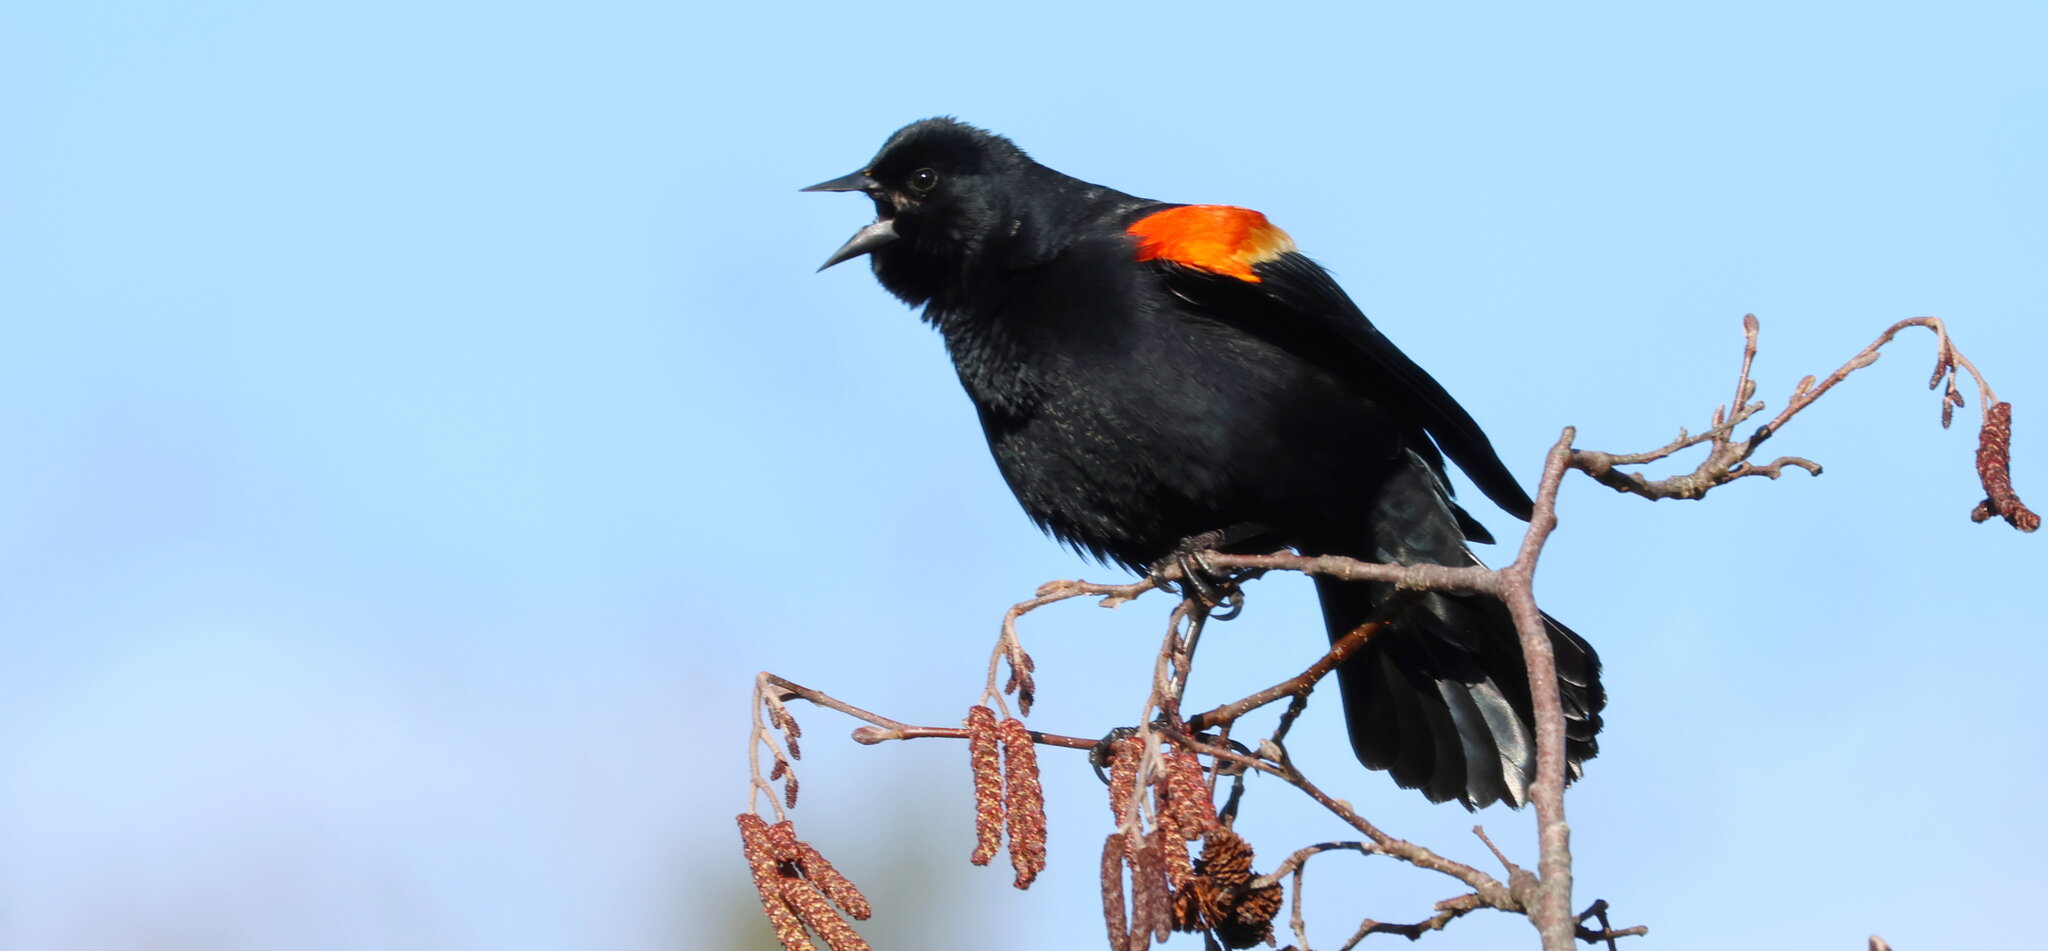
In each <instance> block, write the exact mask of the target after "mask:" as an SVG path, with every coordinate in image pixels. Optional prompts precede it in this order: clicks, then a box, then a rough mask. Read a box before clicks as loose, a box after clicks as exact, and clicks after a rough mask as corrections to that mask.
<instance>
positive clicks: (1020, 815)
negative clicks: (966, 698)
mask: <svg viewBox="0 0 2048 951" xmlns="http://www.w3.org/2000/svg"><path fill="white" fill-rule="evenodd" d="M999 752H1000V762H999V757H998V754H999ZM967 759H968V764H969V765H970V766H971V767H972V768H973V771H974V842H975V844H974V854H973V855H972V856H970V857H969V861H972V862H973V863H974V864H976V865H987V864H988V863H989V860H990V859H993V858H995V854H996V850H997V849H998V848H1001V847H1002V842H1003V835H1004V833H1005V831H1007V832H1008V834H1009V838H1010V867H1011V868H1013V869H1015V870H1016V872H1017V880H1016V882H1015V883H1014V884H1015V885H1016V886H1017V887H1018V888H1030V887H1031V882H1032V881H1033V880H1034V879H1036V878H1037V877H1038V873H1039V872H1042V871H1044V870H1045V791H1044V789H1043V788H1042V787H1041V786H1040V785H1039V782H1038V752H1037V749H1036V748H1035V747H1034V746H1033V743H1032V739H1031V731H1030V730H1027V729H1025V727H1024V721H1022V720H1018V719H1016V718H1014V717H1011V718H1006V719H1004V720H1003V721H1002V723H1000V724H998V723H997V722H996V715H995V711H993V710H990V709H989V708H988V707H985V706H979V705H977V706H974V707H970V708H968V711H967Z"/></svg>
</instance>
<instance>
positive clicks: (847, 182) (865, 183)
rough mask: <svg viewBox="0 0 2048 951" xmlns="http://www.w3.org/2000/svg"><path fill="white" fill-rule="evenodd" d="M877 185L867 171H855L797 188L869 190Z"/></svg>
mask: <svg viewBox="0 0 2048 951" xmlns="http://www.w3.org/2000/svg"><path fill="white" fill-rule="evenodd" d="M879 187H881V185H880V184H879V183H877V182H876V181H875V180H874V179H872V178H869V177H868V173H866V172H855V173H853V174H851V175H841V176H839V177H838V178H835V179H833V180H831V181H829V182H819V183H818V184H816V185H812V186H811V187H809V188H800V189H797V190H798V191H806V192H871V191H874V190H875V189H877V188H879Z"/></svg>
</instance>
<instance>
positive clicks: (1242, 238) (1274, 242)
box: [1127, 205, 1294, 284]
mask: <svg viewBox="0 0 2048 951" xmlns="http://www.w3.org/2000/svg"><path fill="white" fill-rule="evenodd" d="M1127 230H1128V231H1129V232H1130V235H1131V237H1133V238H1136V239H1137V241H1138V260H1140V261H1172V262H1173V263H1175V264H1180V265H1184V266H1186V267H1191V268H1195V269H1197V270H1202V271H1208V272H1209V273H1211V274H1221V275H1223V276H1224V277H1234V278H1237V279H1238V280H1240V281H1246V282H1249V283H1252V284H1257V283H1259V280H1260V279H1259V275H1258V274H1256V273H1254V272H1253V271H1252V267H1253V265H1258V264H1265V263H1267V262H1270V261H1275V260H1278V259H1279V258H1280V257H1281V256H1282V255H1284V254H1288V253H1290V252H1292V251H1293V250H1294V239H1293V238H1291V237H1288V236H1287V232H1285V231H1282V230H1280V229H1279V228H1278V227H1276V226H1275V225H1273V224H1272V223H1271V222H1269V221H1267V220H1266V216H1265V215H1262V214H1259V213H1258V212H1256V211H1253V210H1251V209H1249V208H1237V207H1233V206H1231V205H1181V206H1179V207H1175V208H1168V209H1166V210H1165V211H1155V212H1153V213H1152V214H1149V215H1146V216H1145V217H1143V218H1140V219H1138V220H1137V221H1134V222H1132V223H1131V225H1130V227H1129V228H1128V229H1127Z"/></svg>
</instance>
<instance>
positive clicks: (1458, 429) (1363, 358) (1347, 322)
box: [1158, 251, 1535, 521]
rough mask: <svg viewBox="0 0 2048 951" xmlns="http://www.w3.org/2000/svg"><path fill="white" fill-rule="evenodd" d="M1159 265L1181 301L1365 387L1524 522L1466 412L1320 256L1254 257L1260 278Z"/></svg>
mask: <svg viewBox="0 0 2048 951" xmlns="http://www.w3.org/2000/svg"><path fill="white" fill-rule="evenodd" d="M1158 266H1159V267H1161V268H1163V269H1164V270H1165V271H1166V272H1167V282H1168V286H1169V288H1170V289H1171V290H1172V291H1173V292H1174V293H1175V294H1178V295H1179V296H1180V297H1181V298H1182V299H1183V300H1186V301H1188V302H1190V303H1193V304H1195V305H1197V306H1199V307H1203V308H1204V309H1205V310H1209V311H1211V312H1212V313H1214V314H1215V315H1216V316H1217V317H1218V318H1219V319H1223V320H1225V321H1228V322H1229V323H1231V324H1233V325H1236V326H1238V327H1239V328H1240V329H1242V330H1244V331H1245V332H1247V333H1250V334H1253V335H1255V336H1259V337H1263V338H1265V339H1268V340H1271V341H1273V342H1274V343H1275V344H1276V345H1279V346H1282V347H1285V348H1286V349H1287V350H1288V351H1289V352H1291V353H1296V354H1300V355H1301V356H1302V357H1303V358H1304V359H1308V360H1311V361H1314V362H1316V363H1318V364H1321V365H1323V366H1324V367H1325V368H1327V369H1329V370H1331V371H1332V372H1333V373H1335V374H1337V375H1338V376H1339V377H1341V378H1343V379H1346V380H1351V381H1355V382H1356V384H1357V385H1358V386H1359V388H1360V389H1361V390H1362V391H1364V392H1365V394H1366V395H1367V396H1370V397H1372V398H1373V399H1375V400H1378V401H1380V402H1381V403H1383V404H1385V405H1386V406H1388V407H1389V408H1391V409H1393V410H1394V411H1396V412H1398V413H1400V414H1401V415H1402V416H1403V418H1405V419H1408V420H1411V421H1413V422H1414V423H1415V425H1416V427H1417V428H1419V429H1421V430H1423V431H1424V432H1426V433H1428V434H1429V438H1430V439H1432V440H1434V441H1435V442H1436V444H1437V446H1438V447H1439V448H1441V449H1442V450H1443V452H1444V454H1445V455H1447V456H1449V457H1450V458H1451V461H1453V462H1455V463H1457V464H1458V468H1460V469H1463V470H1465V474H1466V475H1467V476H1470V477H1471V478H1472V483H1473V484H1474V485H1476V486H1478V487H1479V491H1481V492H1484V493H1486V497H1487V498H1489V499H1492V500H1493V502H1494V504H1495V505H1498V506H1500V507H1501V508H1502V509H1505V510H1506V511H1507V512H1508V513H1509V514H1512V515H1514V516H1515V517H1517V518H1520V519H1523V520H1525V521H1526V520H1527V519H1528V518H1529V517H1530V516H1531V515H1532V514H1534V510H1535V503H1534V502H1532V501H1530V499H1529V494H1528V493H1527V492H1525V491H1523V489H1522V486H1521V483H1519V482H1517V481H1515V477H1514V475H1513V474H1512V473H1510V472H1508V467H1507V465H1506V464H1504V463H1502V462H1501V460H1500V456H1499V454H1497V453H1496V452H1494V449H1493V443H1492V442H1491V441H1489V440H1488V439H1487V438H1486V433H1485V432H1484V431H1482V430H1481V429H1480V428H1479V424H1478V423H1477V422H1475V421H1474V420H1473V419H1472V415H1471V414H1470V413H1467V412H1465V408H1464V407H1462V406H1459V405H1458V401H1457V400H1454V399H1452V398H1451V394H1449V393H1447V392H1445V391H1444V388H1443V385H1442V384H1440V383H1438V382H1437V381H1436V380H1435V379H1433V378H1431V377H1430V375H1429V374H1428V373H1426V372H1424V371H1423V369H1422V368H1421V367H1420V366H1417V365H1416V363H1415V361H1414V360H1411V359H1409V358H1408V355H1407V354H1405V353H1402V352H1401V350H1400V348H1398V347H1396V346H1394V344H1393V342H1392V341H1390V340H1388V339H1387V338H1386V337H1385V336H1384V335H1383V334H1381V333H1380V331H1379V328H1377V327H1374V326H1373V325H1372V321H1370V320H1368V319H1366V316H1365V314H1364V313H1363V312H1361V311H1360V310H1359V309H1358V305H1357V304H1354V303H1352V302H1351V298H1350V297H1349V296H1348V295H1346V294H1345V293H1344V289H1343V288H1340V287H1338V286H1337V282H1336V281H1335V280H1334V279H1332V278H1331V277H1330V274H1329V272H1328V271H1325V270H1323V268H1322V266H1321V265H1318V264H1316V263H1315V262H1314V261H1311V260H1309V259H1308V258H1307V257H1305V256H1303V255H1301V254H1299V253H1296V252H1292V251H1290V252H1288V253H1286V254H1283V255H1281V256H1279V257H1278V258H1275V259H1273V260H1271V261H1266V262H1263V263H1260V264H1257V265H1254V266H1253V268H1252V270H1253V272H1254V273H1256V274H1257V275H1258V276H1259V277H1260V279H1261V280H1260V281H1259V282H1258V283H1252V282H1249V281H1243V280H1239V279H1237V278H1233V277H1224V276H1220V275H1215V274H1210V273H1207V272H1204V271H1200V270H1196V269H1194V268H1189V267H1184V266H1181V265H1178V264H1170V263H1167V262H1160V263H1159V265H1158Z"/></svg>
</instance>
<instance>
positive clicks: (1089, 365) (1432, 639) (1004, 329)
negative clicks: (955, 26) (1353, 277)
mask: <svg viewBox="0 0 2048 951" xmlns="http://www.w3.org/2000/svg"><path fill="white" fill-rule="evenodd" d="M806 191H846V192H854V191H857V192H862V193H864V194H866V195H867V196H868V197H869V198H872V199H873V200H874V203H875V210H876V219H875V222H874V223H873V224H870V225H868V226H867V227H865V228H862V229H861V230H860V231H859V232H857V233H856V234H855V235H854V236H853V238H852V239H851V240H849V241H847V242H846V244H845V246H843V247H841V248H840V249H839V250H838V251H837V252H834V253H833V255H832V256H831V258H829V259H827V260H826V262H825V265H824V266H825V267H831V266H832V265H834V264H838V263H839V262H841V261H845V260H848V259H850V258H854V257H857V256H860V255H863V254H865V255H868V256H869V257H870V258H871V260H872V262H873V265H874V271H875V277H876V278H877V279H878V280H880V281H881V283H882V286H883V287H886V288H888V289H889V291H890V292H891V293H893V294H895V295H896V296H897V297H899V298H902V299H903V300H904V301H905V302H906V303H908V304H910V305H911V306H913V307H918V306H921V307H923V308H924V319H925V320H926V321H927V322H929V323H930V324H932V325H933V326H934V327H936V328H938V331H939V333H940V334H941V335H943V336H944V337H945V342H946V349H947V351H948V353H950V354H951V356H952V358H953V365H954V367H955V368H956V369H957V370H958V371H959V374H960V382H961V384H962V385H963V386H965V387H966V389H967V395H968V397H969V398H971V399H972V400H973V401H974V407H975V409H976V410H977V411H978V412H979V413H980V416H981V425H982V429H983V431H984V432H985V433H986V434H987V436H988V444H989V449H990V451H991V452H993V453H994V454H995V459H996V465H997V467H998V468H999V469H1001V471H1002V474H1003V478H1004V479H1005V480H1007V481H1008V482H1009V484H1010V489H1011V491H1013V492H1015V493H1016V495H1017V501H1018V502H1020V503H1022V504H1023V506H1024V511H1025V512H1026V513H1028V514H1029V515H1030V516H1031V518H1032V520H1033V521H1035V522H1037V523H1038V525H1039V526H1040V527H1041V528H1043V529H1045V530H1046V531H1047V532H1050V533H1051V534H1052V535H1054V536H1056V537H1058V538H1059V539H1060V540H1062V541H1064V542H1066V543H1068V544H1070V545H1073V546H1075V547H1076V548H1079V549H1081V550H1083V551H1086V552H1089V553H1091V554H1093V555H1095V556H1096V557H1098V558H1102V559H1106V560H1110V561H1114V562H1117V563H1120V564H1122V565H1124V566H1126V567H1129V568H1132V569H1136V570H1144V569H1146V568H1147V567H1148V566H1151V565H1154V564H1156V563H1159V562H1161V561H1163V560H1164V559H1167V558H1169V557H1174V556H1176V554H1178V553H1181V552H1184V551H1185V550H1186V549H1187V547H1188V546H1190V545H1194V544H1205V545H1206V544H1211V543H1214V541H1215V539H1217V538H1219V537H1220V538H1223V539H1226V541H1225V544H1227V545H1228V546H1229V547H1230V548H1231V549H1232V550H1242V551H1270V550H1273V549H1274V548H1278V547H1282V546H1286V547H1291V548H1294V549H1296V550H1298V551H1301V552H1304V553H1309V554H1332V555H1349V556H1352V557H1356V558H1362V559H1367V560H1371V561H1381V562H1400V563H1406V564H1438V565H1469V564H1474V563H1476V559H1475V558H1474V557H1473V555H1472V553H1471V551H1470V550H1469V549H1468V548H1466V547H1465V543H1466V542H1467V541H1479V542H1491V541H1493V539H1492V538H1491V537H1490V536H1489V535H1488V534H1487V532H1486V529H1485V528H1484V527H1482V526H1481V525H1480V524H1479V523H1478V522H1477V521H1475V520H1473V518H1472V517H1471V516H1470V515H1468V514H1467V513H1466V512H1465V510H1464V509H1462V508H1460V507H1459V506H1458V503H1457V502H1455V501H1454V500H1453V499H1452V497H1451V488H1450V484H1449V481H1448V477H1447V475H1446V473H1445V469H1444V465H1445V464H1444V457H1445V456H1449V457H1450V459H1451V461H1453V462H1456V463H1457V464H1458V466H1459V467H1460V468H1462V469H1463V470H1464V471H1465V473H1466V474H1467V475H1469V476H1471V478H1472V481H1473V482H1474V483H1475V484H1477V485H1478V487H1479V489H1480V491H1482V492H1484V493H1486V496H1487V497H1488V498H1490V499H1492V500H1493V501H1494V503H1495V504H1497V505H1499V506H1500V507H1501V508H1503V509H1506V510H1507V511H1508V512H1510V513H1512V514H1514V515H1515V516H1517V517H1519V518H1522V519H1525V520H1526V519H1527V518H1529V516H1530V511H1531V508H1532V504H1531V502H1530V499H1529V496H1528V495H1527V493H1525V492H1524V491H1523V490H1522V487H1521V486H1520V485H1519V484H1517V483H1516V481H1515V479H1514V477H1513V476H1512V475H1510V474H1509V473H1508V470H1507V467H1506V466H1505V465H1503V464H1502V463H1501V461H1500V458H1499V456H1497V455H1496V454H1495V453H1494V450H1493V446H1492V444H1491V443H1489V442H1488V441H1487V438H1486V435H1485V434H1484V433H1482V432H1481V431H1480V429H1479V425H1478V424H1477V423H1475V422H1473V420H1472V417H1471V416H1470V415H1468V414H1467V413H1466V412H1465V410H1464V409H1463V408H1461V407H1460V406H1459V405H1458V403H1457V401H1455V400H1453V399H1451V396H1450V394H1448V393H1446V392H1444V389H1443V387H1442V386H1440V385H1438V384H1437V382H1436V381H1435V380H1433V379H1431V378H1430V376H1429V374H1427V373H1425V372H1423V370H1422V368H1421V367H1419V366H1416V365H1415V363H1414V361H1412V360H1410V359H1408V357H1407V356H1406V355H1404V354H1403V353H1402V352H1401V351H1400V350H1399V349H1396V348H1395V346H1394V345H1393V344H1392V343H1391V342H1389V341H1388V340H1387V338H1386V337H1384V336H1381V334H1380V332H1379V330H1378V329H1377V328H1375V327H1374V326H1373V325H1372V322H1371V321H1369V320H1367V319H1366V317H1365V315H1364V314H1363V313H1361V312H1360V311H1359V309H1358V307H1357V305H1355V304H1353V303H1352V302H1351V299H1350V298H1349V297H1347V296H1345V294H1344V291H1343V290H1341V289H1340V288H1338V286H1337V284H1336V282H1335V281H1333V280H1332V279H1331V277H1330V275H1329V274H1328V273H1327V272H1325V271H1324V270H1323V269H1322V268H1321V267H1320V266H1318V265H1317V264H1316V263H1315V262H1313V261H1310V260H1309V259H1308V258H1306V257H1304V256H1302V255H1301V254H1300V253H1298V252H1296V251H1295V249H1294V241H1293V239H1291V238H1289V237H1288V236H1287V233H1286V232H1284V231H1281V230H1280V229H1279V228H1277V227H1274V226H1273V225H1271V224H1269V223H1268V222H1267V221H1266V218H1265V216H1264V215H1261V214H1259V213H1258V212H1255V211H1250V210H1247V209H1243V208H1234V207H1229V206H1224V205H1180V204H1172V203H1168V202H1159V201H1150V200H1147V199H1143V198H1134V197H1132V196H1130V195H1126V194H1124V193H1122V192H1119V191H1116V190H1114V189H1110V188H1104V187H1102V186H1100V185H1091V184H1089V183H1087V182H1084V181H1081V180H1079V179H1075V178H1069V177H1068V176H1066V175H1062V174H1060V173H1059V172H1056V171H1053V170H1052V169H1049V168H1046V167H1045V166H1043V165H1040V164H1038V163H1037V162H1035V161H1032V160H1031V158H1030V157H1029V156H1027V155H1025V154H1024V152H1023V151H1022V150H1021V149H1019V148H1017V146H1015V145H1014V144H1012V143H1011V142H1010V140H1008V139H1006V138H1003V137H1002V136H998V135H995V134H992V133H989V132H985V131H983V130H981V129H977V128H975V127H973V126H970V125H967V124H965V123H962V122H958V121H955V120H953V119H950V118H938V119H926V120H924V121H922V122H916V123H913V124H911V125H909V126H906V127H904V128H903V129H902V130H900V131H898V132H897V133H896V134H895V135H894V136H891V137H890V139H889V141H888V142H887V143H886V144H884V145H883V146H882V150H881V152H879V153H878V154H876V155H875V157H874V159H873V161H871V162H869V163H868V164H867V166H866V167H865V168H863V169H862V170H861V171H858V172H855V173H853V174H851V175H847V176H845V177H842V178H836V179H833V180H831V181H828V182H822V183H820V184H817V185H813V186H811V187H810V188H808V189H806ZM821 270H822V268H821ZM1202 536H1207V537H1206V538H1202ZM1198 539H1199V541H1198ZM1316 590H1317V593H1318V595H1319V596H1320V598H1321V600H1322V608H1323V618H1324V622H1325V625H1326V626H1327V627H1328V629H1329V634H1330V636H1331V637H1332V638H1333V639H1334V638H1337V637H1340V636H1342V635H1344V634H1345V633H1348V632H1349V631H1351V630H1352V629H1353V628H1355V627H1356V626H1358V625H1359V624H1361V623H1363V622H1364V621H1365V620H1367V619H1368V618H1369V617H1370V616H1371V615H1372V614H1373V612H1374V609H1375V607H1376V606H1378V605H1380V604H1382V603H1384V602H1386V601H1387V600H1388V599H1389V598H1390V597H1391V596H1392V595H1393V592H1392V590H1391V588H1390V586H1388V585H1383V584H1370V583H1351V582H1340V581H1332V580H1329V579H1325V578H1318V579H1316ZM1549 624H1550V642H1551V646H1552V647H1553V648H1554V649H1555V651H1556V653H1557V667H1558V680H1559V687H1561V688H1562V690H1563V695H1564V707H1565V714H1566V717H1567V722H1566V727H1565V729H1566V734H1567V743H1566V754H1567V760H1568V762H1569V764H1570V766H1569V771H1570V774H1571V775H1572V776H1573V777H1576V776H1577V775H1578V773H1579V764H1580V763H1581V762H1583V761H1585V760H1587V759H1590V758H1592V757H1593V755H1594V754H1595V752H1596V751H1597V749H1598V744H1597V741H1596V739H1595V736H1596V734H1598V733H1599V731H1600V711H1601V708H1602V707H1603V706H1604V705H1605V704H1606V695H1605V693H1604V691H1603V690H1602V688H1601V686H1600V681H1599V671H1600V662H1599V659H1598V657H1596V656H1595V655H1594V653H1593V648H1592V647H1591V646H1590V645H1588V644H1587V643H1586V642H1585V641H1584V640H1582V639H1580V638H1579V636H1578V635H1577V634H1574V633H1572V632H1571V631H1570V630H1569V629H1567V628H1565V627H1564V625H1562V624H1558V623H1557V622H1555V621H1550V622H1549ZM1337 678H1338V683H1339V684H1340V685H1341V688H1342V693H1343V700H1344V714H1345V719H1346V721H1347V725H1348V726H1349V729H1350V734H1351V745H1352V748H1353V749H1354V750H1355V751H1356V752H1357V754H1358V759H1359V761H1360V762H1362V763H1364V764H1365V765H1366V766H1368V767H1371V768H1373V769H1384V770H1388V771H1390V772H1392V773H1393V775H1394V780H1395V781H1396V782H1398V783H1400V784H1401V785H1402V786H1406V787H1411V788H1416V789H1420V790H1422V792H1423V794H1424V795H1426V796H1428V797H1429V798H1430V799H1431V800H1432V801H1435V802H1443V801H1445V800H1450V799H1456V800H1459V801H1461V802H1463V803H1464V804H1465V805H1466V807H1467V808H1476V807H1478V806H1484V805H1487V804H1489V803H1493V802H1498V801H1502V800H1505V801H1507V802H1509V803H1511V804H1514V805H1520V804H1521V803H1522V802H1523V801H1524V799H1525V797H1526V794H1527V790H1528V785H1529V782H1530V780H1531V779H1532V778H1533V776H1534V774H1535V768H1536V743H1535V737H1534V734H1533V733H1532V731H1531V726H1532V723H1533V718H1532V715H1531V707H1530V700H1529V684H1528V675H1527V672H1526V669H1525V668H1524V667H1523V663H1522V650H1521V645H1520V641H1519V640H1518V639H1517V638H1516V635H1515V630H1514V625H1513V623H1512V621H1511V620H1510V619H1509V616H1508V612H1507V610H1506V608H1505V607H1503V606H1502V605H1501V603H1500V602H1499V601H1497V600H1494V599H1492V598H1488V597H1484V596H1457V595H1443V594H1427V595H1423V596H1421V597H1419V598H1416V599H1415V600H1414V601H1413V602H1412V603H1411V604H1410V605H1409V606H1408V607H1407V608H1406V609H1405V611H1404V612H1403V613H1402V614H1401V615H1400V618H1399V620H1398V621H1397V622H1396V623H1395V624H1394V625H1393V627H1392V628H1390V629H1389V630H1387V631H1385V632H1383V633H1381V634H1380V635H1378V636H1376V637H1374V638H1373V639H1372V640H1371V641H1370V642H1369V643H1368V645H1367V646H1366V648H1365V649H1364V650H1363V651H1361V652H1360V653H1359V654H1357V655H1355V656H1354V657H1353V658H1352V659H1351V660H1349V661H1347V662H1346V663H1345V664H1344V665H1343V666H1342V667H1341V668H1339V670H1338V671H1337Z"/></svg>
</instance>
